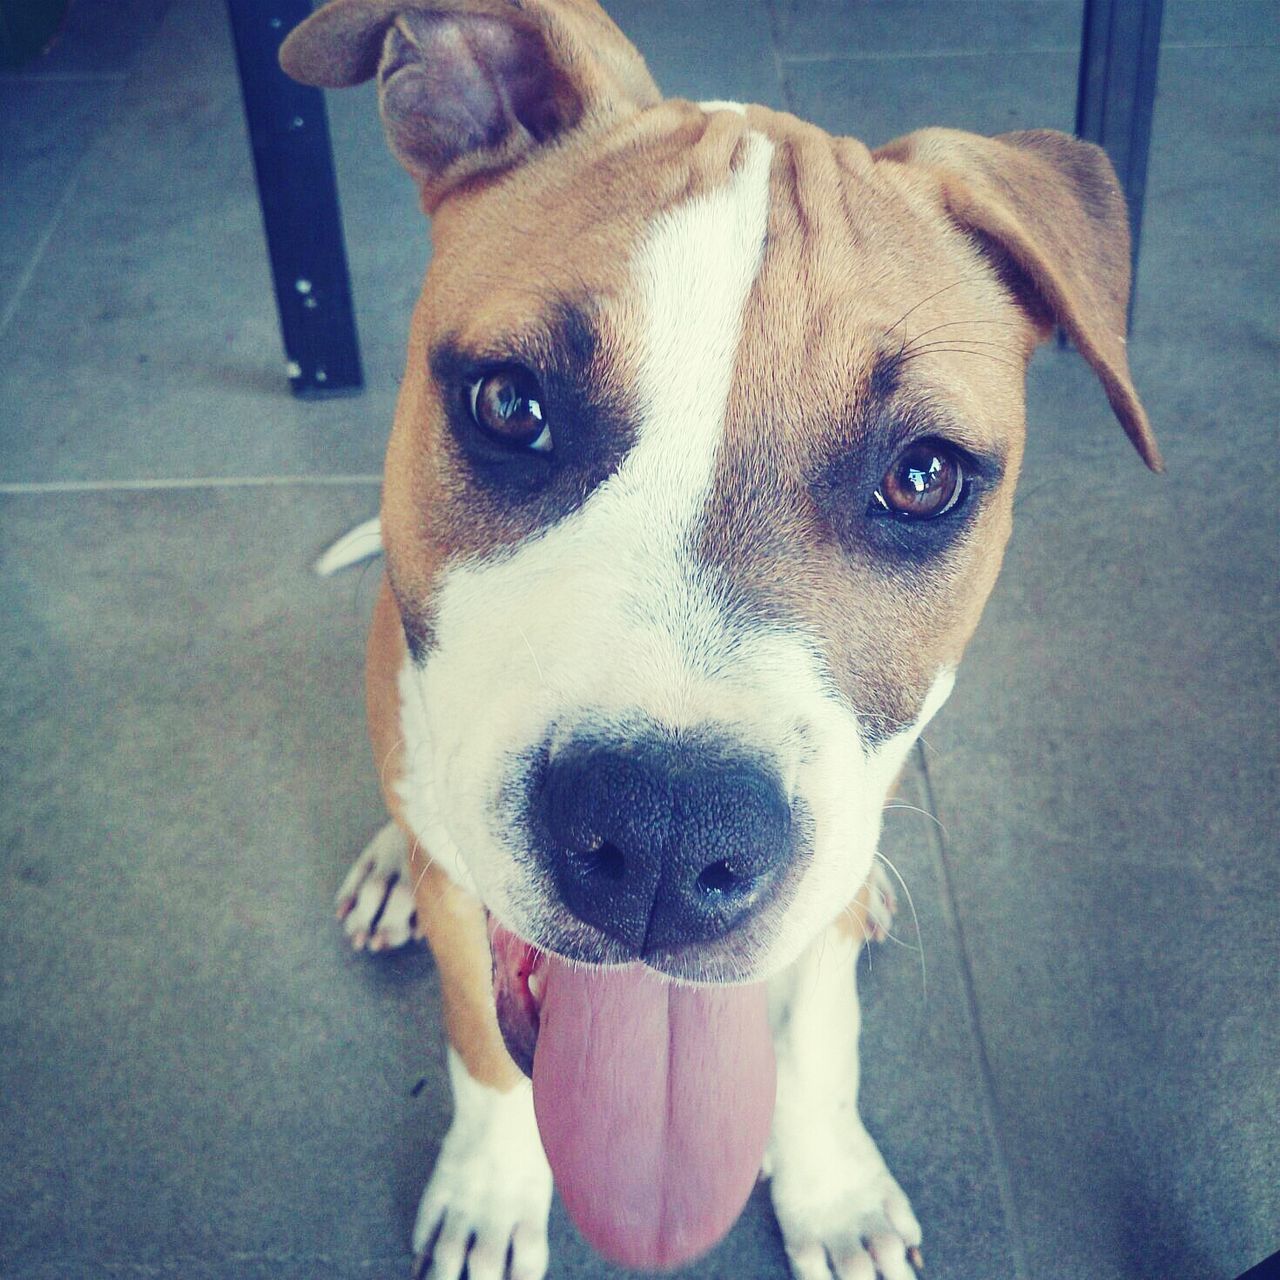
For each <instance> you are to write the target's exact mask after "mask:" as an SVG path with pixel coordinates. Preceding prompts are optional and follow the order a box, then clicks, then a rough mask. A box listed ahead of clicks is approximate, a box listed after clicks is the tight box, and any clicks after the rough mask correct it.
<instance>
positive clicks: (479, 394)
mask: <svg viewBox="0 0 1280 1280" xmlns="http://www.w3.org/2000/svg"><path fill="white" fill-rule="evenodd" d="M469 395H470V407H471V416H472V418H473V419H474V420H475V423H476V425H477V426H478V427H479V428H480V429H481V430H482V431H484V432H486V433H487V434H488V435H490V436H492V437H493V438H494V439H495V440H498V441H500V442H501V443H502V444H505V445H510V446H511V447H512V448H516V449H532V450H534V451H535V452H537V453H548V452H550V450H551V432H550V430H549V429H548V427H547V423H546V417H545V414H544V413H543V409H542V388H541V387H539V386H538V380H537V378H535V377H534V376H533V374H532V373H530V372H529V370H528V369H525V368H523V367H521V366H520V365H508V366H506V367H504V368H502V369H495V370H494V371H493V372H492V373H488V374H486V375H485V376H484V377H483V378H479V379H477V380H476V381H475V382H473V383H471V384H470V387H469Z"/></svg>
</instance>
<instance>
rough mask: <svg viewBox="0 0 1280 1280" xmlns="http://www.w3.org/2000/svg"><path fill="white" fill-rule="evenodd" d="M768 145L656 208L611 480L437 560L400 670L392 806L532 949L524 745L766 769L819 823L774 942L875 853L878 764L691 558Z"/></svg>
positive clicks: (738, 328) (802, 660)
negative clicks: (648, 749) (737, 757)
mask: <svg viewBox="0 0 1280 1280" xmlns="http://www.w3.org/2000/svg"><path fill="white" fill-rule="evenodd" d="M772 155H773V147H772V145H771V144H770V143H769V142H768V141H767V140H766V139H765V138H763V137H762V136H760V135H756V134H748V135H747V140H746V143H745V145H744V146H743V148H742V150H741V152H740V153H739V157H738V160H739V163H738V167H737V169H736V171H735V172H733V173H732V174H731V175H730V176H729V177H728V179H727V180H726V182H725V183H724V185H723V186H721V187H719V188H718V189H716V190H714V191H712V192H709V193H707V194H704V195H701V196H699V197H696V198H694V199H692V200H690V201H688V202H687V203H685V204H683V205H681V206H679V207H677V208H675V209H673V210H671V211H669V212H667V213H666V214H664V215H663V216H662V217H661V218H659V219H658V220H657V222H656V223H655V224H654V226H653V228H652V229H651V231H650V232H649V233H648V235H647V236H646V237H645V238H644V239H643V240H642V241H641V243H640V244H639V246H638V248H637V252H636V254H635V257H634V260H633V264H632V281H633V288H634V295H633V299H632V301H633V302H634V305H635V311H636V313H637V314H638V315H639V317H640V332H639V335H638V336H639V343H640V353H641V354H640V361H639V370H638V377H637V382H636V385H635V386H634V388H633V391H634V394H635V398H636V403H637V405H638V410H639V412H638V430H637V436H636V440H635V443H634V445H633V446H632V449H631V450H630V452H629V453H628V455H627V456H626V458H625V459H624V460H623V462H622V464H621V465H620V467H619V468H618V470H617V472H616V473H615V474H614V475H613V476H612V477H610V478H609V479H608V480H607V481H606V482H605V483H603V484H602V485H601V486H600V487H599V488H598V489H597V490H596V491H595V492H594V493H593V494H592V495H591V496H590V497H589V498H588V500H587V501H586V502H585V503H584V504H583V505H582V506H581V507H580V508H579V509H578V510H577V511H575V512H573V513H572V514H571V515H569V516H568V517H566V518H565V519H564V520H562V521H560V522H559V523H557V524H556V525H554V526H553V527H551V528H549V529H547V530H545V531H543V532H542V533H540V534H538V535H537V536H535V537H534V538H532V539H530V540H529V541H528V542H526V543H524V544H522V545H520V546H519V547H517V548H516V549H514V550H510V549H508V550H505V551H502V552H500V553H496V554H495V555H494V556H493V557H492V558H491V559H489V560H485V561H482V562H479V563H476V562H472V563H470V564H466V565H458V566H455V567H453V568H451V569H450V570H449V571H448V572H447V573H446V575H445V577H444V580H443V582H442V584H441V586H440V588H439V591H438V595H437V598H436V601H435V605H436V609H435V646H434V648H433V649H432V650H431V652H430V653H429V655H428V657H427V659H426V662H425V664H424V666H423V667H422V668H421V669H415V668H412V667H407V668H406V670H405V672H404V673H403V676H402V680H401V692H402V701H403V704H404V709H403V714H404V730H405V738H406V752H405V755H406V759H407V761H408V775H407V777H406V778H405V780H404V783H403V785H402V787H401V792H402V796H403V799H404V802H405V812H406V816H407V818H408V820H409V822H410V824H411V825H412V826H413V827H414V829H415V831H416V833H417V834H418V835H419V837H420V838H421V839H422V841H423V843H424V845H425V847H426V848H427V849H428V850H429V851H430V852H431V854H432V856H433V857H434V858H435V859H436V860H437V861H438V862H440V863H441V864H442V866H443V867H444V868H445V869H446V870H447V871H449V872H450V873H452V874H454V875H455V877H456V878H457V879H458V880H459V881H461V882H462V883H466V884H469V885H470V886H471V887H473V888H476V889H477V890H478V891H479V892H480V894H481V896H482V897H483V898H484V900H485V902H486V903H487V905H488V906H489V907H490V908H491V909H492V910H494V911H495V912H496V913H497V914H498V915H499V917H500V918H502V919H503V920H504V922H506V923H507V924H508V925H510V926H512V927H514V928H516V929H517V930H518V931H520V932H522V933H523V934H524V935H525V936H526V937H528V938H530V940H532V941H537V940H538V939H537V936H536V934H537V931H538V924H539V919H540V916H541V914H542V912H543V909H544V904H543V903H542V902H541V901H540V899H539V898H538V895H537V893H536V892H535V891H534V889H533V887H532V886H531V885H530V884H529V883H528V879H527V876H526V873H525V872H524V871H523V870H522V869H521V868H520V867H519V866H518V865H517V864H516V862H515V861H514V859H513V856H512V855H513V854H515V853H518V852H520V851H522V849H523V847H524V836H523V833H522V832H521V831H519V830H518V829H513V826H514V824H512V822H511V821H510V815H508V814H507V813H505V812H503V810H502V808H501V804H500V798H501V796H502V794H503V791H504V788H506V787H509V786H510V784H511V783H512V781H513V779H512V776H511V775H512V770H513V767H515V766H516V764H517V761H518V758H519V757H520V756H521V755H525V756H527V755H528V754H529V753H531V752H532V751H534V750H535V749H537V748H538V747H540V746H541V745H542V744H544V743H547V742H550V744H551V747H552V750H555V749H556V747H557V746H558V745H560V744H561V743H563V742H564V741H566V740H567V739H568V737H570V736H571V735H572V734H573V733H575V732H576V731H579V730H582V729H590V728H592V727H595V728H603V727H607V726H608V725H610V724H615V725H619V724H624V723H626V722H627V721H631V722H634V721H636V720H637V719H644V720H648V721H651V722H655V723H657V724H660V725H662V726H663V727H664V728H667V729H673V730H674V729H696V728H708V729H711V730H712V731H713V732H716V733H718V734H719V735H720V736H721V737H723V738H725V739H728V740H730V741H734V742H737V743H739V744H740V745H741V746H742V747H744V748H746V749H748V750H752V751H754V752H756V753H758V754H760V755H761V756H762V757H764V758H765V759H768V760H770V761H771V762H773V764H774V765H775V767H776V768H777V770H778V772H779V774H780V776H781V777H782V780H783V784H784V786H785V787H786V788H787V789H788V791H789V793H790V794H791V795H792V796H793V797H794V798H795V799H796V800H797V801H798V802H799V803H800V804H801V805H802V806H803V807H804V808H805V809H806V810H807V811H808V812H809V813H810V815H811V816H812V820H813V826H814V836H815V848H814V858H813V870H812V871H811V873H810V874H809V875H808V876H807V877H806V880H805V883H804V885H803V886H802V890H801V893H800V895H799V897H798V899H797V901H796V904H795V909H794V911H793V913H792V916H793V917H794V920H795V925H794V928H793V927H792V923H791V920H790V919H789V921H788V925H787V928H786V931H785V932H786V933H787V934H788V935H790V934H791V933H793V932H794V933H796V935H797V938H796V940H795V943H794V947H792V945H791V941H790V940H788V941H787V943H786V945H787V947H788V949H791V950H794V951H798V950H799V949H800V947H802V946H803V945H804V943H805V942H806V941H807V940H808V938H809V937H811V936H812V933H813V930H814V928H815V927H816V924H815V914H814V913H815V912H817V913H819V914H821V913H824V912H825V915H826V918H829V917H830V914H831V909H832V895H833V894H834V895H836V897H837V898H838V897H839V895H840V893H841V892H844V894H845V898H846V899H847V898H849V897H852V893H853V892H854V891H856V889H857V887H858V884H860V882H861V881H860V880H858V879H855V880H853V881H852V888H850V887H849V886H850V883H851V882H850V880H849V876H850V875H855V876H856V875H858V874H859V870H858V868H857V867H856V866H854V865H853V864H854V863H862V864H865V865H864V866H862V868H861V873H862V874H865V871H866V869H867V868H869V865H870V859H871V852H872V850H873V849H874V844H875V838H876V832H877V831H878V824H879V812H880V805H881V802H882V799H883V795H884V789H885V788H887V786H888V785H889V784H890V783H891V782H892V777H889V778H887V779H885V780H884V782H883V785H882V786H880V790H879V791H878V792H876V791H874V786H875V785H877V782H878V779H877V782H871V779H870V778H869V777H868V774H869V773H871V772H874V773H876V774H878V773H879V770H871V769H869V768H868V764H869V762H868V761H867V759H866V757H865V755H864V753H863V750H862V747H861V742H860V739H859V736H858V732H857V723H856V719H855V717H854V716H853V714H852V713H851V712H850V711H849V710H848V709H847V708H845V707H843V706H841V705H840V704H839V703H838V702H837V701H836V699H835V698H834V696H833V695H832V694H831V692H830V690H829V687H828V681H826V680H825V679H824V677H823V673H822V664H821V661H820V659H819V658H818V656H817V654H818V649H817V646H816V645H815V644H813V643H812V641H811V640H810V639H809V638H807V637H805V636H803V635H801V634H799V633H797V632H793V631H785V630H778V629H769V628H766V627H764V626H760V625H757V626H752V625H751V624H750V623H742V622H740V621H739V622H733V621H731V620H729V619H727V618H726V617H725V616H724V614H723V611H722V609H721V608H720V607H719V605H718V604H717V602H716V598H715V593H714V572H715V570H714V566H708V565H705V564H701V563H699V562H698V561H697V559H696V550H695V541H696V532H697V529H698V526H699V522H700V520H701V518H702V516H703V513H704V512H705V510H706V506H707V502H708V498H709V495H710V490H711V484H712V477H713V475H714V473H715V464H716V460H717V456H718V453H719V450H720V447H721V441H722V438H723V434H724V426H725V413H726V406H727V401H728V397H729V392H730V387H731V384H732V380H733V374H734V368H735V365H736V363H737V360H738V358H739V346H740V344H741V340H742V326H743V314H744V310H745V307H746V302H747V299H748V296H749V294H750V292H751V288H752V285H753V283H754V281H755V279H756V276H757V274H758V272H759V269H760V264H761V260H762V256H763V251H764V242H765V233H766V228H767V222H768V211H769V195H770V167H771V161H772ZM551 427H552V432H553V435H554V430H555V427H554V422H553V423H552V424H551ZM903 754H905V751H904V752H903ZM864 782H870V783H871V785H863V784H864ZM863 793H865V795H864V794H863ZM843 900H844V899H841V901H843ZM801 935H803V936H801ZM781 945H782V943H781V941H780V943H779V946H781ZM779 963H781V961H779Z"/></svg>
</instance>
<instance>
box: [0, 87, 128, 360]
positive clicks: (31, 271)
mask: <svg viewBox="0 0 1280 1280" xmlns="http://www.w3.org/2000/svg"><path fill="white" fill-rule="evenodd" d="M114 83H115V88H114V89H113V90H112V91H110V92H109V93H107V94H106V101H105V102H104V103H103V105H102V110H101V112H100V113H99V117H98V118H99V120H100V121H101V122H102V123H101V124H100V125H99V127H98V130H97V132H96V133H95V134H94V137H93V140H92V141H91V142H90V143H89V145H88V146H86V147H85V149H84V151H83V152H82V153H81V155H80V158H79V159H78V160H77V161H76V163H75V165H74V166H73V167H72V170H71V172H70V173H69V174H68V175H67V185H66V186H65V187H63V189H62V194H61V195H60V196H59V197H58V203H57V204H55V205H54V206H53V212H52V213H50V214H49V220H48V222H47V223H46V224H45V228H44V231H43V233H42V234H41V236H40V239H39V240H37V241H36V245H35V248H34V249H32V251H31V256H30V257H29V258H28V259H27V265H26V267H25V268H24V269H23V271H22V272H21V274H20V275H19V276H18V279H17V281H16V282H15V284H14V286H13V292H12V293H11V294H10V295H9V300H8V301H7V302H6V303H5V304H4V306H3V308H0V341H3V339H4V337H5V335H6V334H7V333H8V332H9V326H10V325H11V324H12V323H13V318H14V316H16V315H17V314H18V308H19V306H21V305H22V300H23V298H25V297H26V296H27V290H28V289H29V288H30V287H31V281H32V280H33V279H35V274H36V272H37V271H38V270H39V268H40V264H41V262H43V261H44V255H45V252H46V251H47V250H48V248H49V242H50V241H51V240H52V239H53V235H54V232H55V231H57V229H58V227H59V225H60V224H61V222H62V218H63V215H64V214H65V213H66V211H67V206H68V205H69V204H70V203H71V197H72V196H73V195H74V194H75V192H76V189H77V188H78V187H79V186H80V176H81V174H83V173H84V169H85V165H87V164H88V163H89V157H90V156H91V155H93V153H94V152H95V151H96V150H97V149H98V145H99V144H100V142H101V140H102V128H103V126H104V125H105V124H106V123H107V122H108V121H109V120H110V119H111V118H112V116H113V115H114V114H115V109H116V103H117V101H118V100H119V97H120V94H121V93H122V92H123V90H124V85H125V80H124V78H121V79H120V80H118V81H116V82H114Z"/></svg>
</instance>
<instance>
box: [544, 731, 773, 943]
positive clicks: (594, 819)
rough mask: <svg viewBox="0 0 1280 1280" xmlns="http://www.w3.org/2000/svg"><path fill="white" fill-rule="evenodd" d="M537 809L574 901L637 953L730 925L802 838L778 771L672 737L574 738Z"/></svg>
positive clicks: (702, 937)
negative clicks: (794, 829)
mask: <svg viewBox="0 0 1280 1280" xmlns="http://www.w3.org/2000/svg"><path fill="white" fill-rule="evenodd" d="M533 818H534V825H535V830H536V831H537V834H538V837H539V838H538V844H539V846H540V850H539V851H540V855H541V857H542V858H543V861H544V865H545V866H546V867H547V869H548V870H549V871H550V873H551V876H552V878H553V879H554V881H555V885H556V888H557V890H558V892H559V894H560V897H561V899H562V901H563V902H564V904H565V906H567V907H568V908H569V910H570V911H572V912H573V913H574V915H576V916H577V917H578V918H579V919H581V920H584V921H585V922H586V923H588V924H591V925H594V926H595V927H596V928H598V929H600V930H601V931H602V932H604V933H606V934H607V935H609V936H610V937H611V938H614V939H616V940H617V941H619V942H621V943H623V944H624V945H625V946H626V947H627V948H628V949H629V950H630V951H633V952H634V953H635V954H637V955H644V954H648V953H651V952H653V951H655V950H663V949H667V948H671V947H677V946H679V945H681V944H682V943H689V942H709V941H711V940H712V939H714V938H719V937H721V936H722V935H723V934H725V933H727V932H728V931H729V930H730V929H732V928H733V927H734V925H736V924H738V923H739V922H740V921H742V920H743V919H744V918H745V917H746V916H747V915H749V914H750V912H751V910H752V909H753V907H755V905H756V904H757V903H758V902H759V901H760V900H761V898H762V897H763V896H764V895H765V893H766V891H767V890H768V888H769V886H770V885H771V884H772V883H773V882H774V880H775V879H777V877H778V875H779V874H780V873H781V870H782V868H783V866H784V864H785V862H786V858H787V853H788V851H789V849H790V847H791V813H790V810H789V808H788V806H787V801H786V797H785V796H784V795H783V793H782V787H781V785H780V783H779V781H778V780H777V779H776V778H775V777H773V776H772V775H771V774H770V773H768V772H766V771H765V770H764V769H763V768H761V767H760V766H759V765H757V764H754V763H751V762H749V761H745V760H742V759H734V758H730V757H725V756H723V755H717V754H716V753H715V752H714V751H711V750H709V749H707V748H705V747H702V748H700V747H696V746H693V745H685V744H673V743H670V742H663V741H645V740H642V741H640V742H636V743H622V742H609V743H601V742H591V743H574V744H571V745H570V746H568V747H566V748H565V749H563V750H561V751H560V752H559V753H558V754H557V755H556V757H555V758H554V759H553V760H552V761H550V763H548V765H547V766H546V769H545V772H544V774H543V776H542V779H541V786H540V788H539V790H538V792H537V793H536V795H535V797H534V802H533Z"/></svg>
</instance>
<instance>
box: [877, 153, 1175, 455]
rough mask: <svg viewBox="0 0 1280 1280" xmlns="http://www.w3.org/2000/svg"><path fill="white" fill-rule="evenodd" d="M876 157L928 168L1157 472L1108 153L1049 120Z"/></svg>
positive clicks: (957, 218)
mask: <svg viewBox="0 0 1280 1280" xmlns="http://www.w3.org/2000/svg"><path fill="white" fill-rule="evenodd" d="M875 155H876V159H878V160H886V161H891V162H897V163H900V164H908V165H913V166H918V167H921V168H923V169H926V170H928V171H929V172H930V173H931V174H932V175H933V177H934V178H935V179H936V180H937V182H938V184H939V187H940V189H941V193H942V201H943V205H944V207H945V209H946V211H947V214H948V215H949V216H950V218H951V219H952V220H953V221H954V222H955V223H956V224H957V225H959V226H960V227H962V228H963V229H964V230H965V231H967V232H969V233H970V234H972V235H975V236H977V237H978V239H979V241H980V242H981V244H982V246H983V248H984V250H985V251H986V252H987V253H988V255H989V256H990V257H991V259H992V261H993V262H994V264H995V266H996V268H997V270H998V271H999V272H1000V273H1001V275H1002V276H1003V277H1004V278H1005V280H1006V282H1007V283H1008V284H1009V286H1010V287H1011V289H1012V290H1013V292H1014V293H1015V295H1016V296H1017V298H1018V300H1019V302H1020V303H1021V304H1022V306H1023V307H1024V308H1025V309H1026V310H1027V311H1028V313H1029V314H1030V315H1031V317H1032V319H1033V320H1034V322H1035V323H1036V325H1037V327H1038V330H1039V335H1040V337H1041V339H1042V340H1043V339H1044V338H1047V337H1048V336H1049V335H1050V333H1052V331H1053V327H1054V325H1061V327H1062V328H1063V330H1065V332H1066V333H1067V335H1068V336H1069V337H1070V338H1071V340H1072V342H1073V343H1074V344H1075V346H1076V349H1077V350H1078V351H1079V352H1080V354H1081V355H1083V356H1084V358H1085V359H1086V360H1088V362H1089V363H1090V364H1091V365H1092V366H1093V370H1094V372H1095V373H1096V374H1097V375H1098V378H1099V380H1100V381H1101V383H1102V385H1103V388H1104V389H1105V390H1106V393H1107V399H1108V400H1109V401H1110V402H1111V407H1112V409H1113V410H1114V411H1115V415H1116V417H1117V418H1118V419H1119V421H1120V425H1121V426H1122V427H1123V428H1124V430H1125V434H1126V435H1127V436H1128V437H1129V439H1130V440H1131V441H1132V442H1133V444H1134V447H1135V448H1136V449H1137V450H1138V452H1139V453H1140V454H1141V455H1142V459H1143V461H1144V462H1146V464H1147V466H1149V467H1150V468H1151V469H1152V470H1153V471H1161V470H1163V468H1164V464H1163V463H1162V461H1161V458H1160V450H1159V448H1158V447H1157V445H1156V441H1155V437H1154V435H1153V434H1152V431H1151V426H1150V423H1148V421H1147V415H1146V411H1145V410H1144V409H1143V407H1142V404H1141V402H1140V401H1139V400H1138V393H1137V391H1136V390H1135V389H1134V386H1133V380H1132V378H1131V376H1130V373H1129V362H1128V358H1127V356H1126V353H1125V330H1126V327H1127V311H1128V304H1129V220H1128V215H1127V212H1126V209H1125V201H1124V195H1123V193H1122V192H1121V190H1120V184H1119V183H1118V182H1117V181H1116V175H1115V171H1114V170H1113V169H1112V167H1111V162H1110V161H1109V160H1108V159H1107V155H1106V152H1104V151H1103V150H1102V149H1101V148H1100V147H1096V146H1094V145H1093V144H1092V143H1089V142H1081V141H1080V140H1079V139H1077V138H1073V137H1070V136H1069V135H1067V134H1065V133H1058V132H1055V131H1053V130H1049V129H1042V130H1033V131H1028V132H1025V133H1006V134H1002V135H1001V136H999V137H996V138H982V137H978V136H977V135H976V134H970V133H961V132H959V131H957V130H953V129H922V130H920V131H919V132H917V133H911V134H908V135H907V136H906V137H904V138H899V139H897V140H896V141H894V142H890V143H888V144H887V145H886V146H884V147H881V148H880V150H878V151H877V152H876V153H875Z"/></svg>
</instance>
